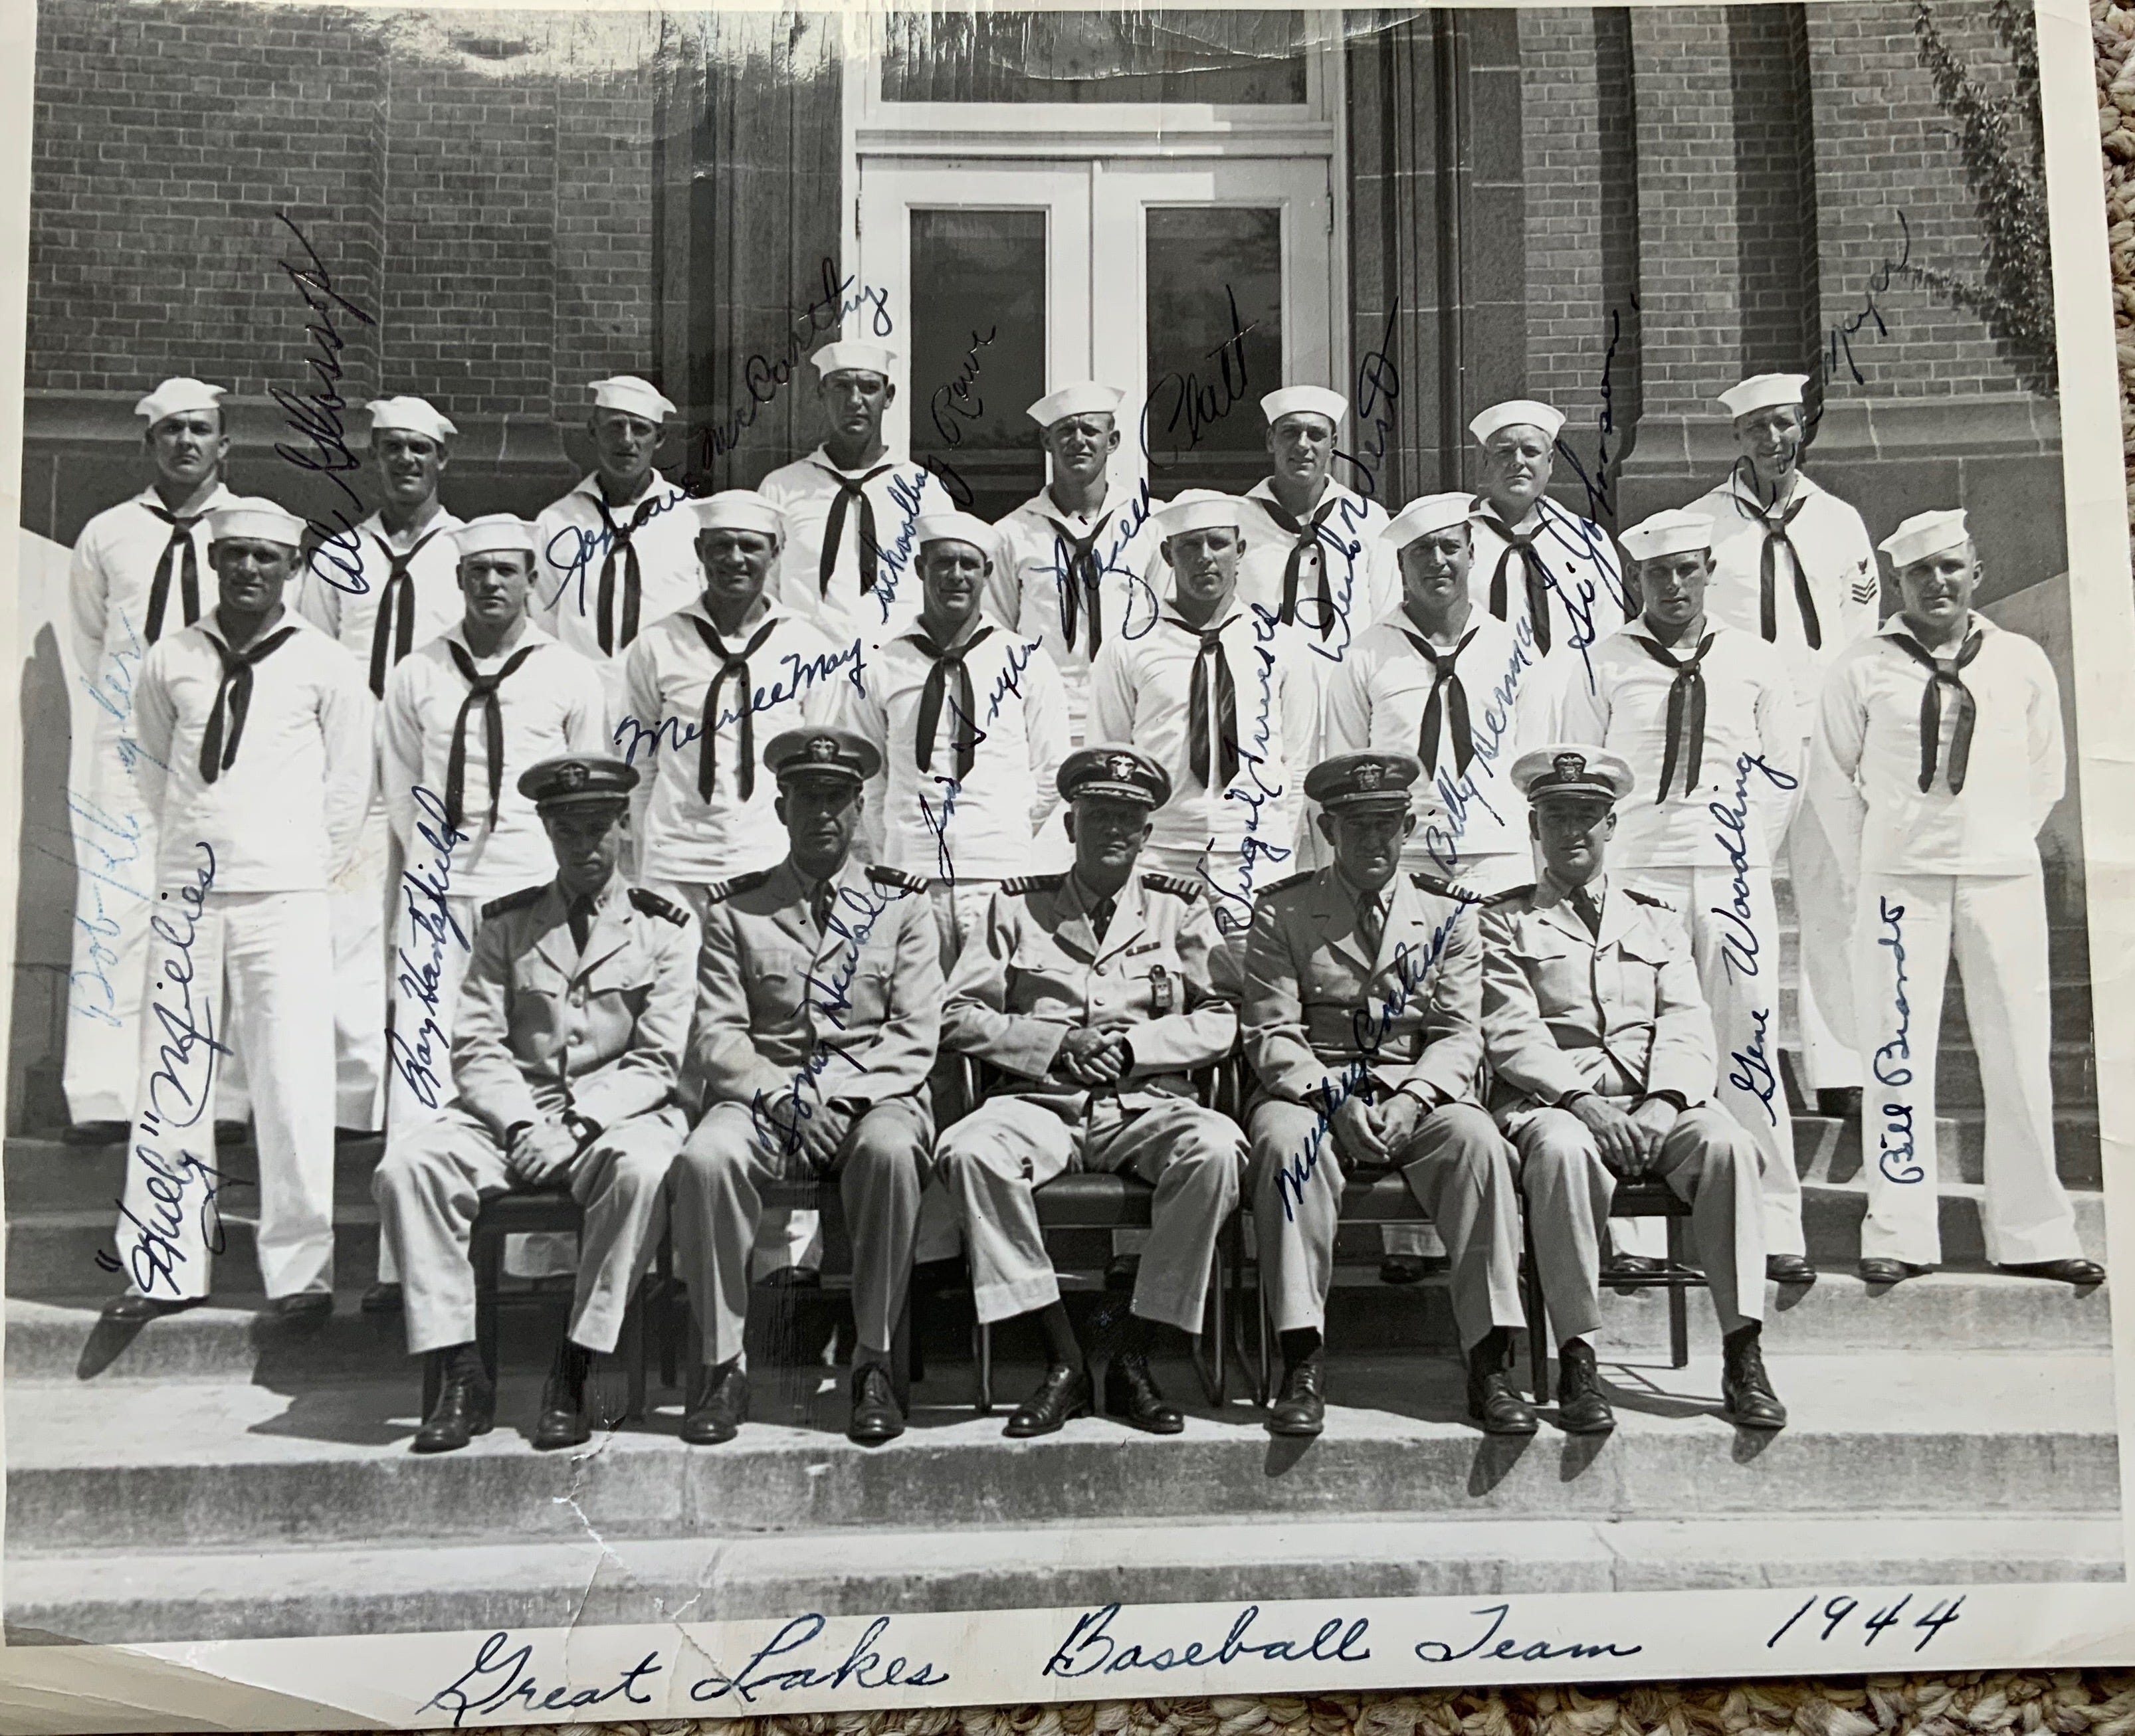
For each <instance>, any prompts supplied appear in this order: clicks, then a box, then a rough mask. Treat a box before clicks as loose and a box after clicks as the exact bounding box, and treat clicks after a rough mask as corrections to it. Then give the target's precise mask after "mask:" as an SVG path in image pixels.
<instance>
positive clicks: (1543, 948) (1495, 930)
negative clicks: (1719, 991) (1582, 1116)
mask: <svg viewBox="0 0 2135 1736" xmlns="http://www.w3.org/2000/svg"><path fill="white" fill-rule="evenodd" d="M1483 948H1484V965H1483V1036H1484V1043H1485V1046H1486V1047H1487V1049H1488V1052H1489V1061H1490V1066H1491V1069H1492V1071H1494V1073H1495V1074H1496V1076H1497V1081H1498V1090H1497V1091H1496V1093H1495V1094H1494V1095H1495V1099H1496V1106H1498V1107H1501V1108H1502V1107H1505V1106H1508V1105H1511V1106H1524V1105H1531V1104H1537V1103H1539V1104H1553V1103H1555V1102H1556V1100H1558V1099H1559V1098H1560V1097H1564V1096H1566V1095H1570V1094H1571V1093H1572V1092H1574V1091H1598V1092H1600V1094H1601V1095H1604V1096H1625V1095H1643V1094H1645V1093H1649V1092H1655V1091H1674V1092H1676V1093H1677V1094H1678V1095H1681V1097H1682V1100H1683V1102H1684V1104H1685V1105H1687V1106H1688V1107H1690V1108H1692V1109H1695V1108H1696V1107H1697V1105H1700V1104H1702V1103H1705V1102H1707V1101H1709V1100H1711V1095H1712V1086H1713V1081H1714V1078H1715V1076H1716V1068H1717V1061H1716V1047H1715V1045H1714V1043H1713V1040H1712V1015H1711V1013H1710V1012H1709V1011H1708V1010H1707V1007H1706V1004H1705V997H1704V994H1703V993H1702V990H1701V989H1699V987H1698V982H1697V965H1696V963H1695V962H1694V961H1693V960H1692V956H1691V948H1690V940H1689V936H1688V935H1687V932H1686V931H1685V930H1684V928H1683V926H1682V919H1681V918H1680V917H1679V916H1677V914H1676V913H1675V912H1674V911H1673V909H1672V908H1671V907H1669V906H1668V905H1667V904H1665V903H1663V902H1662V901H1660V900H1659V899H1658V898H1653V897H1648V896H1647V895H1646V894H1645V893H1643V892H1625V891H1623V890H1621V889H1620V888H1615V887H1605V888H1604V890H1603V892H1602V898H1601V931H1600V934H1599V935H1598V936H1596V935H1591V934H1589V933H1588V932H1587V931H1586V924H1585V923H1584V922H1582V921H1580V919H1579V916H1578V914H1577V913H1576V912H1575V911H1573V910H1572V908H1571V906H1570V905H1569V904H1567V903H1566V902H1565V895H1564V894H1563V893H1562V892H1560V891H1559V890H1558V889H1557V888H1556V887H1554V886H1552V885H1551V884H1550V883H1548V882H1547V881H1546V880H1545V881H1544V882H1543V883H1542V884H1541V885H1539V886H1530V887H1520V888H1519V889H1518V891H1516V892H1505V893H1501V894H1500V895H1499V896H1498V897H1496V898H1494V899H1493V900H1491V901H1490V904H1489V908H1488V909H1487V910H1485V912H1484V916H1483ZM1521 1100H1523V1102H1522V1101H1521Z"/></svg>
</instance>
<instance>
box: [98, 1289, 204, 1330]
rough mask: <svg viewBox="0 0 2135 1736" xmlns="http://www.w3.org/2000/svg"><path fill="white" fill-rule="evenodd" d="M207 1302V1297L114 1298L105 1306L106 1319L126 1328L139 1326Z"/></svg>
mask: <svg viewBox="0 0 2135 1736" xmlns="http://www.w3.org/2000/svg"><path fill="white" fill-rule="evenodd" d="M206 1300H207V1298H206V1297H205V1296H183V1297H178V1298H170V1297H165V1296H134V1295H130V1294H129V1295H125V1296H114V1297H113V1298H112V1299H111V1300H110V1301H109V1302H107V1303H104V1318H105V1319H106V1320H112V1321H117V1322H119V1323H120V1324H122V1325H125V1326H138V1325H140V1324H141V1323H143V1321H148V1320H161V1319H162V1318H163V1316H164V1315H166V1314H182V1313H185V1311H186V1309H187V1308H198V1307H199V1306H200V1305H201V1303H203V1302H205V1301H206Z"/></svg>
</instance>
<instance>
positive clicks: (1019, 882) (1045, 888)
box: [1001, 874, 1067, 897]
mask: <svg viewBox="0 0 2135 1736" xmlns="http://www.w3.org/2000/svg"><path fill="white" fill-rule="evenodd" d="M1066 884H1067V876H1066V875H1065V874H1025V875H1024V876H1023V877H1022V878H1019V879H1015V880H1004V881H1002V882H1001V890H1002V891H1003V892H1007V893H1009V894H1010V895H1011V896H1012V897H1022V896H1023V895H1024V893H1025V892H1058V891H1059V890H1060V888H1061V887H1063V886H1065V885H1066Z"/></svg>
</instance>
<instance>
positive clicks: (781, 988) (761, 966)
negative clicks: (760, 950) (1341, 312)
mask: <svg viewBox="0 0 2135 1736" xmlns="http://www.w3.org/2000/svg"><path fill="white" fill-rule="evenodd" d="M743 981H744V982H745V983H746V984H747V985H748V1010H749V1013H750V1016H751V1017H752V1018H757V1019H772V1018H790V1017H791V1016H792V1012H793V1009H794V1008H796V1006H798V1005H799V1004H800V1003H801V961H800V960H798V959H797V958H783V957H779V956H776V955H774V956H772V957H770V958H761V959H752V960H749V961H748V964H747V965H745V966H744V967H743Z"/></svg>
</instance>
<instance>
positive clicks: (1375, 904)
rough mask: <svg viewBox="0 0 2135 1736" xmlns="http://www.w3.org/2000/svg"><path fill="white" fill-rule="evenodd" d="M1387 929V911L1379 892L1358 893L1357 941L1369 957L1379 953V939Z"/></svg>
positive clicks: (1374, 956) (1374, 957) (1371, 957)
mask: <svg viewBox="0 0 2135 1736" xmlns="http://www.w3.org/2000/svg"><path fill="white" fill-rule="evenodd" d="M1386 931H1387V913H1386V911H1385V908H1384V907H1382V904H1381V903H1380V901H1379V894H1378V893H1377V892H1360V893H1358V895H1357V941H1358V945H1361V946H1362V947H1363V950H1364V956H1365V957H1366V958H1367V959H1373V960H1375V959H1377V957H1378V955H1379V941H1380V939H1381V938H1382V936H1384V935H1385V933H1386Z"/></svg>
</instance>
